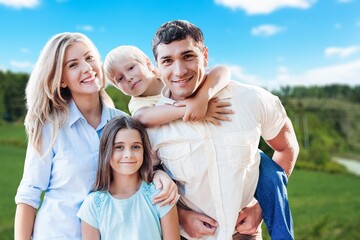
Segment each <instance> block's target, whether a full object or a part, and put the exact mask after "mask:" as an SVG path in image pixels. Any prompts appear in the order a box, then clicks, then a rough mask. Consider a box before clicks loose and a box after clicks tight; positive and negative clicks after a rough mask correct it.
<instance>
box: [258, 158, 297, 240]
mask: <svg viewBox="0 0 360 240" xmlns="http://www.w3.org/2000/svg"><path fill="white" fill-rule="evenodd" d="M260 155H261V161H260V174H259V180H258V185H257V187H256V191H255V198H256V199H257V201H258V202H259V204H260V207H261V210H262V215H263V219H264V222H265V224H266V227H267V229H268V232H269V234H270V237H271V239H273V240H283V239H284V240H288V239H291V240H293V239H294V225H293V220H292V216H291V212H290V206H289V202H288V196H287V189H286V186H287V183H288V179H287V176H286V173H285V172H284V170H283V169H282V168H281V167H280V166H279V165H278V164H277V163H276V162H275V161H273V160H272V159H271V158H269V157H268V156H267V155H266V154H265V153H263V152H260Z"/></svg>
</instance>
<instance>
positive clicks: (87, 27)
mask: <svg viewBox="0 0 360 240" xmlns="http://www.w3.org/2000/svg"><path fill="white" fill-rule="evenodd" d="M76 28H77V29H79V30H82V31H85V32H92V31H94V28H93V27H92V26H90V25H77V26H76Z"/></svg>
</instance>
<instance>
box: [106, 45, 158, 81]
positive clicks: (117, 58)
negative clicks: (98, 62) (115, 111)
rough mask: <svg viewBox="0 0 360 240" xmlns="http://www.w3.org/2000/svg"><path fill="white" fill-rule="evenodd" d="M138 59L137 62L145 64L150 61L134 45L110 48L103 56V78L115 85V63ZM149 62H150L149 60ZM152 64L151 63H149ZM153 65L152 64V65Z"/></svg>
mask: <svg viewBox="0 0 360 240" xmlns="http://www.w3.org/2000/svg"><path fill="white" fill-rule="evenodd" d="M132 60H135V61H138V62H139V63H141V64H143V65H144V66H147V64H148V62H147V61H149V62H150V60H149V58H148V57H147V56H146V54H145V53H144V52H143V51H141V50H140V49H139V48H137V47H135V46H127V45H124V46H120V47H117V48H114V49H113V50H111V51H110V52H109V53H108V54H107V55H106V57H105V60H104V73H105V78H106V79H107V80H108V81H109V82H110V83H111V84H112V85H114V86H115V87H117V86H116V80H115V69H116V68H117V63H119V62H122V61H124V62H128V61H132ZM150 63H151V62H150ZM151 66H152V64H151ZM152 67H153V66H152Z"/></svg>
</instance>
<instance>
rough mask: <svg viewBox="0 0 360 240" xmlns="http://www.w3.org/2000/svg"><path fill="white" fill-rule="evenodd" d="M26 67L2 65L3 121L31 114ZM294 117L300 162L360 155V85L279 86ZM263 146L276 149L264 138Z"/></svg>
mask: <svg viewBox="0 0 360 240" xmlns="http://www.w3.org/2000/svg"><path fill="white" fill-rule="evenodd" d="M28 78H29V75H28V74H25V73H12V72H9V71H8V72H2V71H0V117H1V120H0V123H1V121H7V122H16V121H17V122H22V121H23V119H24V116H25V111H26V109H25V99H24V96H25V86H26V83H27V80H28ZM106 91H107V92H108V93H109V95H110V97H111V98H112V99H113V101H114V104H115V106H116V108H118V109H121V110H122V111H124V112H127V113H129V111H128V107H127V106H128V102H129V100H130V97H129V96H126V95H124V94H122V93H121V92H120V91H119V90H118V89H116V88H114V87H113V86H108V87H107V88H106ZM274 94H275V95H277V96H279V97H280V99H281V101H282V103H283V105H284V106H285V108H286V111H287V114H288V116H289V117H290V119H291V120H292V122H293V125H294V128H295V132H296V135H297V137H298V141H299V144H300V155H299V158H298V163H297V165H296V166H297V167H300V168H310V169H316V170H328V171H332V172H342V171H343V169H342V168H341V167H337V166H335V165H333V164H330V159H331V158H332V156H334V155H336V156H343V157H350V158H355V159H360V121H359V119H360V85H359V86H354V87H351V86H348V85H329V86H311V87H304V86H295V87H283V88H281V89H280V90H279V91H276V92H274ZM260 148H261V149H262V150H264V151H265V152H266V153H268V154H270V155H271V152H272V149H270V148H269V147H268V146H267V145H266V144H265V143H264V141H261V143H260Z"/></svg>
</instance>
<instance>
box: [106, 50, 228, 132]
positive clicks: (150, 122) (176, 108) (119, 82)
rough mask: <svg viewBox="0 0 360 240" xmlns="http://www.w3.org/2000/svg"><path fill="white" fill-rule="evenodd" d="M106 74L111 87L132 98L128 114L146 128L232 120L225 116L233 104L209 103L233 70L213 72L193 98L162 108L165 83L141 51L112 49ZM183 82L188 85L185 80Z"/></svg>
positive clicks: (215, 69)
mask: <svg viewBox="0 0 360 240" xmlns="http://www.w3.org/2000/svg"><path fill="white" fill-rule="evenodd" d="M185 57H189V56H185ZM104 71H105V76H106V78H107V80H108V81H109V82H110V83H111V84H112V85H114V86H115V87H116V88H118V89H119V90H120V91H121V92H123V93H124V94H126V95H129V96H131V100H130V102H129V105H128V108H129V111H130V113H131V115H132V116H133V117H134V118H136V119H138V120H139V121H140V122H141V123H142V124H143V125H145V126H146V127H154V126H159V125H161V124H164V123H168V122H171V121H174V120H177V119H179V118H183V120H184V121H202V120H205V121H209V122H212V123H213V124H216V125H220V121H230V119H229V118H228V117H226V116H225V114H231V113H232V111H231V110H230V109H228V108H226V107H228V106H230V104H229V103H227V102H218V101H217V100H216V99H213V100H210V99H212V98H213V97H214V95H215V94H216V93H217V92H218V91H220V90H221V89H223V88H224V87H226V86H227V84H228V83H229V82H230V71H229V70H228V68H226V67H224V66H218V67H215V68H214V69H213V70H211V71H210V72H209V73H208V74H207V79H206V81H204V84H203V85H202V86H201V88H200V90H199V92H197V93H196V94H194V96H193V97H192V98H190V99H188V100H185V101H180V102H174V103H173V105H163V106H156V103H157V102H158V101H159V100H160V95H161V90H162V89H163V87H164V84H163V82H162V81H161V80H160V76H159V74H158V72H157V70H156V68H155V67H154V66H153V64H152V63H151V61H150V59H149V58H148V57H147V56H146V55H145V53H144V52H142V51H141V50H140V49H139V48H137V47H134V46H120V47H117V48H115V49H113V50H111V51H110V52H109V53H108V55H107V56H106V58H105V61H104ZM183 81H184V82H186V79H184V80H183ZM179 84H181V83H179Z"/></svg>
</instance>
